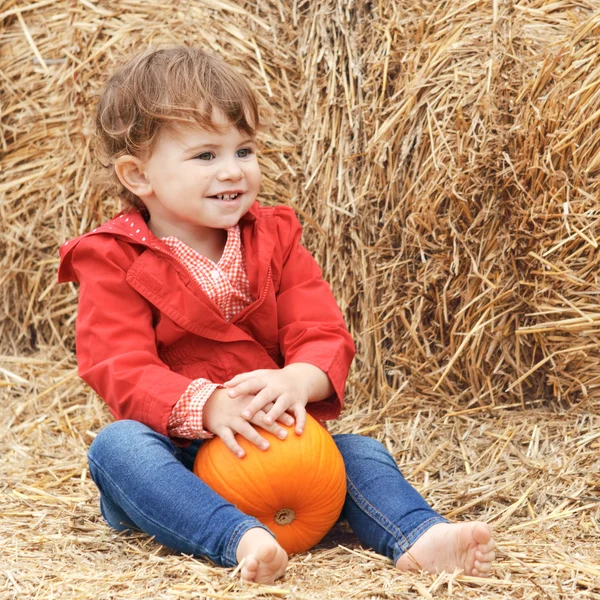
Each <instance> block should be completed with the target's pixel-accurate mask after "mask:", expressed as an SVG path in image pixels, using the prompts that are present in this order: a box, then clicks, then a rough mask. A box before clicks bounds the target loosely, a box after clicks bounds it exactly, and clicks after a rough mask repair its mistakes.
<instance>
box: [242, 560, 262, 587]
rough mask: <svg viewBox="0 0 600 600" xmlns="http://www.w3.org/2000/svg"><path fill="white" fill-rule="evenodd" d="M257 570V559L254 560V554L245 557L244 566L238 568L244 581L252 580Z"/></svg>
mask: <svg viewBox="0 0 600 600" xmlns="http://www.w3.org/2000/svg"><path fill="white" fill-rule="evenodd" d="M257 571H258V560H256V558H254V556H248V557H246V562H244V566H243V567H242V569H241V570H240V575H241V577H242V579H245V580H246V581H254V578H255V577H256V573H257Z"/></svg>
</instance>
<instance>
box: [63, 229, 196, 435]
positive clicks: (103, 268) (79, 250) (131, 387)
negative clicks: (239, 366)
mask: <svg viewBox="0 0 600 600" xmlns="http://www.w3.org/2000/svg"><path fill="white" fill-rule="evenodd" d="M74 246H75V247H74V248H72V249H70V250H69V251H68V254H66V255H64V256H63V257H62V258H63V263H62V264H61V268H60V270H59V280H62V281H65V280H67V281H68V280H74V281H77V282H78V283H79V285H80V288H79V303H78V312H77V322H76V352H77V363H78V368H79V375H80V376H81V378H82V379H83V380H84V381H85V382H86V383H88V384H89V385H90V387H92V388H93V389H94V390H95V391H96V392H97V393H98V394H99V395H100V396H101V397H102V399H103V400H104V401H105V402H106V403H107V404H108V406H109V408H110V411H111V412H112V414H113V415H114V416H115V418H117V419H134V420H136V421H140V422H142V423H145V424H146V425H148V426H149V427H151V428H152V429H154V430H155V431H157V432H159V433H162V434H164V435H168V434H167V423H168V421H169V417H170V415H171V411H172V409H173V406H174V405H175V404H176V403H177V401H178V400H179V398H180V397H181V396H182V394H183V393H184V392H185V390H186V389H187V388H188V386H189V385H190V383H191V382H192V380H191V379H189V378H187V377H184V376H182V375H179V374H177V373H174V372H173V371H171V369H170V368H169V367H168V366H167V365H166V364H165V363H163V362H162V361H161V360H160V358H159V357H158V352H157V347H156V342H155V335H154V327H153V315H152V310H151V307H150V305H149V304H148V303H147V302H146V300H145V299H144V298H143V297H142V296H141V295H140V294H138V292H137V291H135V290H134V289H133V288H132V287H131V286H130V285H129V284H128V282H127V269H128V268H129V266H130V265H131V263H132V262H133V260H134V259H135V257H136V256H135V250H133V248H132V247H131V246H130V245H128V244H119V243H118V242H117V241H116V240H115V239H114V238H113V239H110V238H108V237H107V236H101V235H95V236H90V237H86V238H83V239H80V240H79V241H78V242H77V241H76V244H74Z"/></svg>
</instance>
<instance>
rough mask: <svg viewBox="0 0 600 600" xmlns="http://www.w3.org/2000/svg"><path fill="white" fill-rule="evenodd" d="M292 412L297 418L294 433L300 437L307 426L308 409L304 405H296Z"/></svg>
mask: <svg viewBox="0 0 600 600" xmlns="http://www.w3.org/2000/svg"><path fill="white" fill-rule="evenodd" d="M290 410H292V411H293V412H294V416H295V417H296V428H295V430H294V431H295V432H296V433H297V434H298V435H301V434H302V432H303V431H304V426H305V425H306V408H304V406H302V404H294V406H292V407H291V408H290Z"/></svg>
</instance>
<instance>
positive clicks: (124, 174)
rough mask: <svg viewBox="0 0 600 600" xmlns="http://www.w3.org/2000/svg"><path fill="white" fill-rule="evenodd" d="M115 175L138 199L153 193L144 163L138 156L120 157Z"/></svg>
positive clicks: (126, 155)
mask: <svg viewBox="0 0 600 600" xmlns="http://www.w3.org/2000/svg"><path fill="white" fill-rule="evenodd" d="M115 173H116V174H117V177H118V178H119V181H120V182H121V183H122V184H123V186H124V187H126V188H127V189H128V190H129V191H130V192H131V193H132V194H135V195H136V196H137V197H138V198H143V197H145V196H148V195H149V194H151V193H152V185H151V184H150V182H149V181H148V178H147V177H146V175H145V173H144V163H143V162H142V161H141V160H140V159H139V158H137V157H136V156H132V155H131V154H124V155H123V156H119V158H117V160H116V161H115Z"/></svg>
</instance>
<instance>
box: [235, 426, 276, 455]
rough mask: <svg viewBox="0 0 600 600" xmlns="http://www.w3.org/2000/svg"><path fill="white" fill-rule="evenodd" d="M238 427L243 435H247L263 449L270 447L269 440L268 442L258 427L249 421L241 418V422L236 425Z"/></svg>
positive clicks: (247, 437)
mask: <svg viewBox="0 0 600 600" xmlns="http://www.w3.org/2000/svg"><path fill="white" fill-rule="evenodd" d="M236 429H237V431H238V433H239V434H240V435H241V436H243V437H245V438H246V439H247V440H248V441H249V442H251V443H253V444H254V445H255V446H257V447H258V448H260V449H261V450H267V449H268V447H269V442H267V440H265V438H264V437H262V435H260V433H258V431H257V430H256V428H255V427H253V426H252V425H250V423H248V421H244V420H240V422H239V424H238V425H237V426H236Z"/></svg>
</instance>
